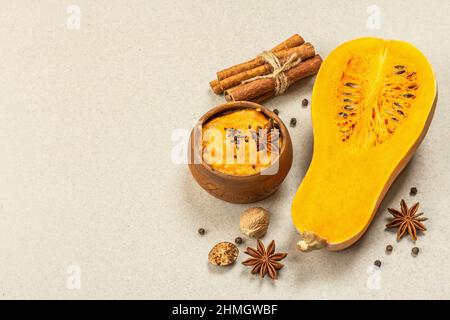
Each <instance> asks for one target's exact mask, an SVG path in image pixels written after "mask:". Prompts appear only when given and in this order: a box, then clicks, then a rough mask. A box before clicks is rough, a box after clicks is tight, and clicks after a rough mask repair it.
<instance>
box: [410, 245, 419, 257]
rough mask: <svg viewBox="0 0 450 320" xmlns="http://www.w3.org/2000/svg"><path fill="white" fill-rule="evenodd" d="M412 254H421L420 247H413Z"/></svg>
mask: <svg viewBox="0 0 450 320" xmlns="http://www.w3.org/2000/svg"><path fill="white" fill-rule="evenodd" d="M411 254H412V255H413V256H414V257H415V256H417V255H418V254H419V248H417V247H414V248H412V250H411Z"/></svg>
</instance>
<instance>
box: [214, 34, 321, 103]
mask: <svg viewBox="0 0 450 320" xmlns="http://www.w3.org/2000/svg"><path fill="white" fill-rule="evenodd" d="M269 52H270V53H269V54H268V55H266V54H264V57H263V56H259V55H258V56H257V57H256V58H254V59H251V60H249V61H246V62H244V63H240V64H237V65H235V66H232V67H230V68H226V69H224V70H221V71H219V72H217V79H215V80H213V81H211V82H210V86H211V89H212V90H213V91H214V93H216V94H222V93H225V99H226V100H227V101H238V100H247V101H254V102H262V101H264V100H266V99H268V98H270V97H272V96H273V95H274V94H275V92H276V91H277V92H278V94H280V93H282V92H283V91H284V89H285V88H286V87H284V88H283V90H279V88H277V87H276V86H277V80H278V79H275V77H274V76H273V75H277V76H279V75H280V74H279V72H280V71H281V70H282V71H283V74H284V77H283V81H284V83H285V82H286V80H287V82H288V86H289V85H290V84H292V83H294V82H296V81H298V80H300V79H303V78H305V77H307V76H310V75H313V74H315V73H317V72H318V70H319V67H320V64H321V63H322V59H321V57H320V56H319V55H316V52H315V49H314V46H313V45H312V44H311V43H309V42H306V43H305V40H304V39H303V38H302V37H301V36H300V35H298V34H295V35H293V36H291V37H290V38H289V39H286V40H285V41H283V42H282V43H280V44H279V45H277V46H275V47H274V48H272V49H271V50H270V51H269ZM269 56H270V57H269ZM293 58H295V59H300V61H301V62H300V63H298V61H296V63H294V64H292V59H293ZM267 59H269V60H271V61H270V62H269V61H267ZM272 60H273V61H272ZM285 64H286V66H287V65H288V64H289V67H284V68H281V69H280V65H282V66H284V65H285ZM274 68H276V70H274ZM289 68H290V69H289ZM272 73H273V74H272ZM260 77H263V78H260Z"/></svg>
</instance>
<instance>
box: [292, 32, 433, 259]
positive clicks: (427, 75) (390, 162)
mask: <svg viewBox="0 0 450 320" xmlns="http://www.w3.org/2000/svg"><path fill="white" fill-rule="evenodd" d="M436 97H437V87H436V80H435V76H434V73H433V70H432V68H431V66H430V64H429V63H428V61H427V59H426V58H425V57H424V55H423V54H422V53H421V52H420V51H419V50H418V49H416V48H415V47H414V46H412V45H411V44H408V43H406V42H402V41H396V40H383V39H377V38H362V39H357V40H353V41H350V42H347V43H344V44H343V45H341V46H339V47H338V48H336V49H335V50H334V51H333V52H332V53H331V54H330V55H329V56H328V57H327V59H326V60H325V61H324V63H323V64H322V67H321V69H320V71H319V73H318V76H317V79H316V82H315V85H314V89H313V95H312V121H313V130H314V154H313V158H312V161H311V165H310V167H309V169H308V172H307V174H306V176H305V178H304V179H303V181H302V183H301V185H300V187H299V189H298V191H297V193H296V195H295V198H294V201H293V204H292V219H293V223H294V225H295V226H296V228H297V229H298V231H299V232H300V233H301V235H302V239H301V240H300V241H299V242H298V244H297V247H298V248H299V249H300V250H302V251H310V250H313V249H318V248H322V247H326V248H327V249H329V250H341V249H344V248H346V247H348V246H350V245H352V244H353V243H355V242H356V241H357V240H358V239H359V238H360V237H361V236H362V235H363V234H364V232H365V230H366V229H367V227H368V226H369V224H370V222H371V221H372V219H373V217H374V215H375V213H376V211H377V209H378V206H379V205H380V202H381V200H382V199H383V197H384V195H385V194H386V192H387V190H388V189H389V187H390V186H391V184H392V182H393V181H394V179H395V178H396V177H397V175H398V174H399V173H400V171H401V170H402V169H403V168H404V167H405V166H406V164H407V163H408V161H409V160H410V159H411V157H412V155H413V153H414V151H415V150H416V149H417V147H418V146H419V144H420V142H421V141H422V139H423V137H424V136H425V134H426V131H427V129H428V127H429V125H430V122H431V119H432V116H433V112H434V107H435V102H436Z"/></svg>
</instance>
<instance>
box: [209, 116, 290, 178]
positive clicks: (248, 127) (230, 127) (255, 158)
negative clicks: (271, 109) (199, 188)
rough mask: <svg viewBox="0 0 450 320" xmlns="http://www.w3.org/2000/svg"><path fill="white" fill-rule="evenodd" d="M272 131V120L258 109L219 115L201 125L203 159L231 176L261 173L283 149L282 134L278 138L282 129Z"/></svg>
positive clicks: (215, 168)
mask: <svg viewBox="0 0 450 320" xmlns="http://www.w3.org/2000/svg"><path fill="white" fill-rule="evenodd" d="M269 132H271V131H270V126H269V119H268V118H266V116H265V115H264V114H263V113H262V112H261V111H260V110H259V109H242V110H238V111H233V112H230V113H226V114H224V115H221V116H218V117H217V118H214V119H212V120H210V121H208V122H207V123H206V124H205V125H204V126H203V128H202V133H203V141H202V147H203V160H204V161H206V163H208V164H209V165H210V166H211V167H212V168H213V169H214V170H217V171H220V172H222V173H226V174H230V175H236V176H245V175H251V174H255V173H258V172H260V171H261V170H263V169H264V168H267V167H269V166H270V165H271V164H272V162H273V161H274V160H275V158H276V157H277V156H278V150H279V149H281V143H282V137H281V136H280V137H279V139H278V140H277V139H276V137H277V136H278V133H279V131H272V133H271V134H268V133H269ZM268 136H269V137H271V138H269V139H267V137H268ZM274 137H275V138H274ZM258 142H259V144H258ZM267 146H269V148H268V147H267Z"/></svg>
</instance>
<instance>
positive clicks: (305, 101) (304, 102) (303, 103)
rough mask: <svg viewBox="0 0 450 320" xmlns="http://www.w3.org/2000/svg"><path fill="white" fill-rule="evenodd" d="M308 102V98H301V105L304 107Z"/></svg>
mask: <svg viewBox="0 0 450 320" xmlns="http://www.w3.org/2000/svg"><path fill="white" fill-rule="evenodd" d="M308 103H309V101H308V99H303V100H302V106H304V107H306V106H307V105H308Z"/></svg>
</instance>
